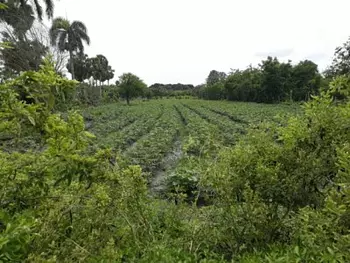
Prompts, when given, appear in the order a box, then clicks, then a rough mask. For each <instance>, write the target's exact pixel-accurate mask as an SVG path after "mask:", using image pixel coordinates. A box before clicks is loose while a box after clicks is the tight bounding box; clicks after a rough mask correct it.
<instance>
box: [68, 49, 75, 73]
mask: <svg viewBox="0 0 350 263" xmlns="http://www.w3.org/2000/svg"><path fill="white" fill-rule="evenodd" d="M69 58H70V60H69V63H70V69H71V71H72V73H71V74H72V79H75V73H74V62H73V51H72V50H71V49H69Z"/></svg>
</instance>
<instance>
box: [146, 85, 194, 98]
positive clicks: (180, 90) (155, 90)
mask: <svg viewBox="0 0 350 263" xmlns="http://www.w3.org/2000/svg"><path fill="white" fill-rule="evenodd" d="M149 89H150V92H151V96H153V97H169V96H170V97H171V96H176V95H192V93H193V90H194V86H193V85H192V84H180V83H177V84H160V83H155V84H153V85H151V86H149Z"/></svg>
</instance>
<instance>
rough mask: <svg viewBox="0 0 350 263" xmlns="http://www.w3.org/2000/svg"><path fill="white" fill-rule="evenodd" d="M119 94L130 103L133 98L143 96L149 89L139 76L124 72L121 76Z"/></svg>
mask: <svg viewBox="0 0 350 263" xmlns="http://www.w3.org/2000/svg"><path fill="white" fill-rule="evenodd" d="M118 87H119V94H120V95H121V96H122V97H124V98H125V100H126V102H127V104H130V100H131V99H132V98H135V97H138V96H141V95H143V94H144V92H145V91H146V89H147V85H146V84H145V83H144V82H143V80H142V79H140V78H139V77H138V76H136V75H134V74H132V73H124V74H123V75H121V76H120V77H119V84H118Z"/></svg>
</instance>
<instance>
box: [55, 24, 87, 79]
mask: <svg viewBox="0 0 350 263" xmlns="http://www.w3.org/2000/svg"><path fill="white" fill-rule="evenodd" d="M50 39H51V45H53V46H57V47H58V49H59V50H60V51H61V52H64V51H68V52H69V58H70V60H69V61H70V68H71V73H72V79H75V74H74V61H73V59H74V54H73V52H74V51H79V52H80V53H83V52H84V45H83V41H85V42H86V43H87V44H88V45H90V37H89V36H88V34H87V29H86V26H85V25H84V24H83V23H82V22H80V21H73V22H72V23H70V22H69V21H68V20H67V19H64V18H62V17H58V18H55V19H54V20H53V22H52V26H51V29H50Z"/></svg>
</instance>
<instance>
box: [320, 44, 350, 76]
mask: <svg viewBox="0 0 350 263" xmlns="http://www.w3.org/2000/svg"><path fill="white" fill-rule="evenodd" d="M349 74H350V38H349V39H348V40H347V41H346V42H345V43H344V44H343V45H342V46H339V47H337V48H336V49H335V52H334V57H333V62H332V65H331V66H330V67H329V68H328V69H327V70H326V72H325V75H326V76H327V77H330V78H331V77H334V76H336V75H349Z"/></svg>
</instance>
